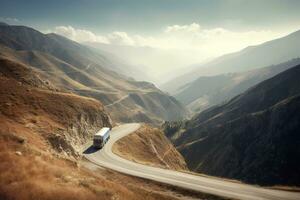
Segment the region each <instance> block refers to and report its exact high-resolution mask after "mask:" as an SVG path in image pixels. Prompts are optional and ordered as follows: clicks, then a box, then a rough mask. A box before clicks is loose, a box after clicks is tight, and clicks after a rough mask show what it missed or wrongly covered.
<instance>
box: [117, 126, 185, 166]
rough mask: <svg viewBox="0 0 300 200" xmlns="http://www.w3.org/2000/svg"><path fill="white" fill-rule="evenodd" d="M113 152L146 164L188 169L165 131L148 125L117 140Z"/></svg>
mask: <svg viewBox="0 0 300 200" xmlns="http://www.w3.org/2000/svg"><path fill="white" fill-rule="evenodd" d="M113 152H114V153H116V154H118V155H119V156H121V157H124V158H126V159H128V160H132V161H134V162H138V163H141V164H145V165H151V166H155V167H161V168H166V169H173V170H178V171H184V170H188V169H187V166H186V163H185V161H184V159H183V157H182V156H181V155H180V153H179V152H178V151H177V150H176V149H175V148H174V146H173V145H172V144H171V143H170V142H169V140H168V139H167V138H166V137H165V135H164V134H163V132H162V131H160V130H159V129H157V128H152V127H150V126H147V125H143V126H142V127H141V128H140V129H138V130H137V131H136V132H134V133H132V134H130V135H128V136H126V137H124V138H122V139H120V140H119V141H117V142H116V143H115V144H114V146H113Z"/></svg>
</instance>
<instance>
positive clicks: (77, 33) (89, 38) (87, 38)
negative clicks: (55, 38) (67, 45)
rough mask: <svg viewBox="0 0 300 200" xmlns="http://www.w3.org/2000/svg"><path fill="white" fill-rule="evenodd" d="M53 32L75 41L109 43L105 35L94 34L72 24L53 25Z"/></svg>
mask: <svg viewBox="0 0 300 200" xmlns="http://www.w3.org/2000/svg"><path fill="white" fill-rule="evenodd" d="M53 32H54V33H57V34H60V35H63V36H65V37H67V38H69V39H71V40H74V41H77V42H101V43H109V41H108V39H107V38H106V37H103V36H101V35H96V34H94V33H93V32H91V31H88V30H83V29H75V28H73V27H72V26H57V27H55V29H54V31H53Z"/></svg>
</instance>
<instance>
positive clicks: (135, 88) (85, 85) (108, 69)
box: [0, 26, 188, 123]
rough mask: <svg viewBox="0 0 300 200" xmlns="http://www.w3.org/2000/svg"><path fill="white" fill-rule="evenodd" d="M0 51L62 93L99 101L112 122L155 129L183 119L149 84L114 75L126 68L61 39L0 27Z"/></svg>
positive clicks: (170, 100) (174, 104)
mask: <svg viewBox="0 0 300 200" xmlns="http://www.w3.org/2000/svg"><path fill="white" fill-rule="evenodd" d="M0 49H1V51H0V56H2V57H4V58H8V59H10V60H13V61H16V62H20V63H23V64H25V65H28V66H31V67H32V68H34V69H35V70H38V72H39V73H41V74H43V76H45V77H46V78H47V79H49V80H50V81H51V82H53V83H54V84H55V85H57V86H59V87H60V88H61V89H62V90H66V91H70V92H73V93H76V94H79V95H84V96H88V97H93V98H95V99H98V100H100V101H101V102H102V103H103V104H104V106H105V109H106V111H107V112H109V114H110V115H111V117H112V119H113V120H114V121H115V122H131V121H138V122H149V123H160V122H161V121H163V120H178V119H182V118H184V117H186V115H187V114H188V113H187V111H186V109H185V108H184V106H182V105H181V104H180V103H179V102H177V101H176V100H175V99H174V98H173V97H171V96H168V95H166V94H165V93H163V92H162V91H160V90H159V89H157V88H156V87H155V86H154V85H153V84H151V83H148V82H141V81H135V80H134V79H132V78H129V77H127V76H126V75H123V74H120V73H119V69H120V68H122V67H126V66H127V65H124V66H120V65H121V63H119V62H117V64H116V63H114V60H110V59H111V58H112V57H110V58H108V57H105V55H102V54H100V53H99V52H97V51H94V50H93V49H91V48H88V47H86V46H84V45H81V44H78V43H76V42H74V41H71V40H69V39H66V38H64V37H62V36H59V35H56V34H42V33H40V32H38V31H36V30H34V29H32V28H29V27H25V26H0ZM124 70H125V71H126V70H128V71H130V69H124Z"/></svg>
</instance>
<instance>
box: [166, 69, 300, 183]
mask: <svg viewBox="0 0 300 200" xmlns="http://www.w3.org/2000/svg"><path fill="white" fill-rule="evenodd" d="M299 77H300V65H297V66H295V67H293V68H291V69H288V70H286V71H284V72H282V73H280V74H278V75H276V76H274V77H273V78H270V79H268V80H265V81H263V82H261V83H260V84H258V85H256V86H254V87H252V88H250V89H249V90H247V91H245V92H244V93H242V94H241V95H238V96H236V97H234V98H233V99H231V100H230V101H229V102H226V103H224V104H221V105H218V106H214V107H212V108H210V109H207V110H205V111H203V112H201V113H199V114H197V115H196V116H194V117H193V118H192V119H191V120H188V121H185V122H177V123H166V124H165V125H164V126H165V133H166V135H167V137H168V138H170V139H171V140H172V142H173V143H174V144H175V146H176V148H177V149H178V150H179V151H180V152H181V153H182V155H183V156H184V158H185V160H186V161H187V164H188V166H189V168H190V169H192V170H194V171H197V172H201V173H205V174H209V175H214V176H220V177H226V178H232V179H238V180H242V181H245V182H248V183H253V184H261V185H297V186H299V185H300V181H299V180H300V171H299V165H300V150H299V145H300V134H299V133H300V79H299Z"/></svg>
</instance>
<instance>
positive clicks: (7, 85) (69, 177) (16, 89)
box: [0, 58, 221, 200]
mask: <svg viewBox="0 0 300 200" xmlns="http://www.w3.org/2000/svg"><path fill="white" fill-rule="evenodd" d="M0 85H1V87H0V159H1V165H0V199H7V200H13V199H24V200H30V199H49V200H52V199H61V200H63V199H80V200H84V199H86V200H88V199H89V200H92V199H99V197H101V199H104V200H106V199H132V200H138V199H142V198H145V197H146V199H149V200H155V199H165V200H171V199H186V198H191V199H193V198H194V199H199V198H206V199H221V198H218V197H215V196H212V195H206V194H201V193H191V192H189V191H186V190H184V189H182V190H180V189H178V188H174V187H171V186H168V185H164V184H158V183H155V182H153V181H146V180H143V179H140V178H135V177H131V176H126V175H124V174H120V173H117V172H113V171H110V170H106V169H97V168H96V167H95V166H93V165H92V164H91V163H88V162H85V161H84V160H81V155H80V154H79V152H80V151H81V150H82V147H83V146H85V145H86V142H87V141H90V140H91V138H92V136H93V135H94V133H95V132H96V131H98V130H99V129H100V128H101V127H103V126H111V122H110V119H109V116H108V115H107V113H106V112H105V111H104V108H103V105H102V104H101V103H100V102H99V101H97V100H95V99H91V98H87V97H82V96H78V95H75V94H72V93H68V92H65V91H63V90H62V89H61V88H59V87H58V86H57V85H55V84H53V83H52V82H51V81H50V80H48V79H47V78H46V77H44V75H43V74H40V73H39V72H38V71H37V70H35V69H32V68H31V67H29V66H26V65H24V64H21V63H18V62H15V61H12V60H8V59H5V58H0ZM16 191H17V192H16Z"/></svg>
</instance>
